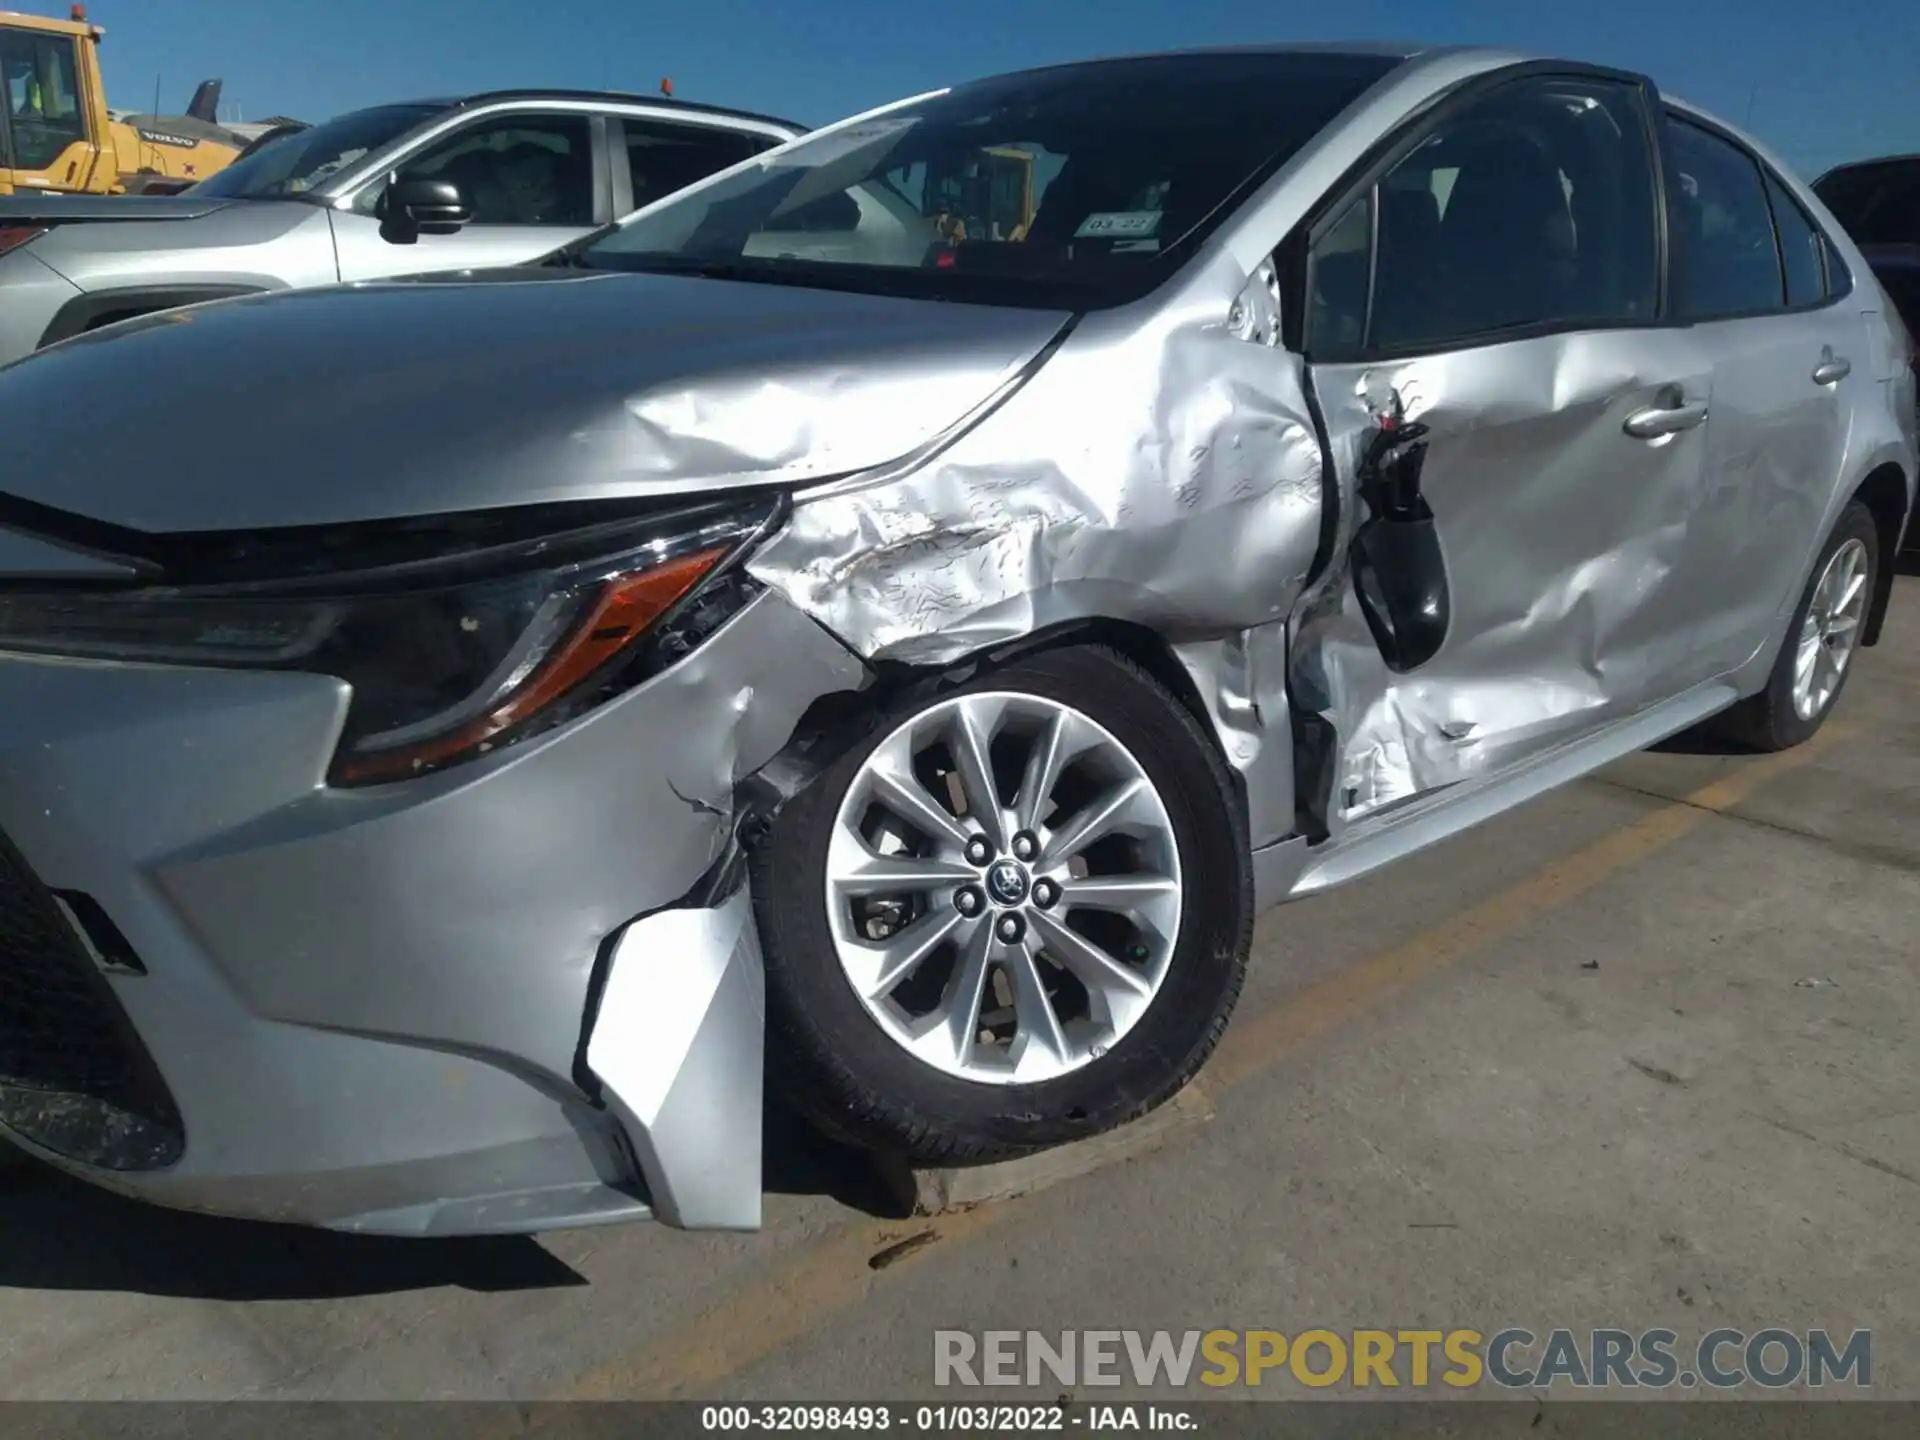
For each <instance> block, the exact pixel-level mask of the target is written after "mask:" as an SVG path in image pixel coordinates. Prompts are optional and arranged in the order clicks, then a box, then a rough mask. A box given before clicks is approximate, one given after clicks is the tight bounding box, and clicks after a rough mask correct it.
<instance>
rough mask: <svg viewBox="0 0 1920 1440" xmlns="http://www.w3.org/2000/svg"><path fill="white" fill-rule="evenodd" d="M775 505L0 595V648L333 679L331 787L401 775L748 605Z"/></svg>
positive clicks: (643, 674)
mask: <svg viewBox="0 0 1920 1440" xmlns="http://www.w3.org/2000/svg"><path fill="white" fill-rule="evenodd" d="M774 510H775V505H774V503H773V502H762V503H759V504H755V505H751V506H745V507H725V508H722V507H716V506H703V507H698V508H694V509H689V510H685V511H681V512H676V513H675V514H672V515H667V516H659V517H654V518H652V519H650V520H649V521H647V522H645V523H642V524H638V525H633V526H613V527H609V526H605V525H601V526H596V527H593V528H592V529H591V530H590V531H585V532H576V533H562V534H558V535H555V536H551V537H543V538H541V539H540V540H538V541H536V542H533V543H527V544H520V545H516V546H513V547H508V548H507V550H506V551H505V553H502V554H500V555H497V556H489V555H487V554H485V553H482V554H477V555H476V554H474V553H471V552H468V553H463V554H461V555H459V556H458V557H455V558H452V559H449V560H448V561H446V562H444V563H436V562H433V561H427V562H424V563H423V562H417V561H415V562H410V563H406V564H401V565H394V566H387V567H383V568H381V569H378V570H369V571H363V572H357V573H356V572H351V571H348V572H343V573H335V574H329V575H323V576H319V577H307V578H303V579H301V580H299V581H295V582H289V583H286V584H280V585H276V584H275V583H274V582H271V581H268V582H261V583H255V584H246V585H220V586H201V587H164V588H163V587H145V588H138V589H125V590H114V591H96V590H66V591H36V592H29V593H21V592H14V593H6V592H0V649H4V650H14V651H28V652H35V653H42V654H58V655H66V656H74V657H80V658H91V659H100V660H122V661H133V662H140V663H146V664H175V665H212V666H220V667H224V668H245V669H263V670H300V671H312V672H316V673H319V674H324V675H333V676H337V677H338V678H340V679H341V680H344V681H346V682H347V684H348V685H350V686H351V687H352V689H353V703H352V706H351V708H350V710H349V712H348V716H347V722H346V726H345V729H344V731H343V733H342V735H341V737H340V744H339V748H338V751H337V753H336V755H335V758H334V762H333V766H332V770H331V773H330V775H329V777H328V778H329V781H330V783H332V784H334V785H364V784H371V783H377V782H380V781H387V780H397V779H404V778H406V777H408V776H412V775H420V774H424V773H427V772H430V771H434V770H438V769H441V768H443V767H445V766H447V765H451V764H455V763H457V762H459V761H462V760H468V759H472V758H474V757H476V756H479V755H483V754H486V753H487V752H489V751H491V750H493V749H496V748H498V747H500V746H503V745H508V744H512V743H515V742H517V741H520V740H524V739H526V738H527V737H528V736H530V735H534V734H538V733H540V732H541V731H543V730H546V729H549V728H551V727H552V726H554V725H557V724H560V723H563V722H564V721H566V720H568V719H570V718H572V717H574V716H576V715H579V714H581V713H583V712H584V711H586V710H588V709H591V708H592V707H593V706H595V705H598V704H600V703H602V702H603V701H604V700H606V699H607V698H609V697H610V696H612V695H614V694H617V693H619V692H620V691H622V690H624V689H627V688H629V687H630V686H632V685H634V684H636V683H638V682H639V681H640V680H642V679H645V678H647V677H648V676H649V675H651V674H654V673H656V672H657V671H658V670H659V669H661V668H663V667H664V666H666V665H668V664H671V663H672V662H673V661H674V660H675V659H677V658H679V657H680V656H681V655H684V654H686V653H687V651H688V650H690V649H691V648H692V647H693V646H694V645H696V644H698V643H699V641H700V640H702V639H704V638H705V636H706V635H707V634H710V633H711V632H712V630H714V629H715V628H717V627H718V625H719V624H720V623H721V622H722V621H724V620H725V619H726V618H727V616H728V615H730V614H732V613H733V611H734V610H735V609H737V608H738V607H739V605H740V604H741V603H742V602H743V601H744V599H745V598H746V595H747V591H748V582H746V580H745V579H744V577H743V576H742V575H740V574H739V572H738V570H737V568H736V567H734V566H733V565H732V563H731V562H732V561H733V560H734V559H736V558H737V557H738V556H739V555H740V554H742V553H743V551H744V550H745V549H746V548H747V546H748V545H749V544H750V543H751V542H752V540H753V539H754V538H755V537H757V536H758V535H759V534H761V533H763V532H764V530H765V529H766V528H767V526H768V524H769V523H770V521H771V519H772V517H773V514H774Z"/></svg>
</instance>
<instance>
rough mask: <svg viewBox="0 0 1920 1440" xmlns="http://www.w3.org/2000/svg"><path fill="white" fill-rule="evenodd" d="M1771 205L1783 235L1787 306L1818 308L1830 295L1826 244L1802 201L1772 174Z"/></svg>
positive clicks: (1770, 178) (1777, 225)
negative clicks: (1814, 226) (1823, 255)
mask: <svg viewBox="0 0 1920 1440" xmlns="http://www.w3.org/2000/svg"><path fill="white" fill-rule="evenodd" d="M1766 178H1767V203H1768V204H1770V205H1771V206H1772V207H1773V226H1774V229H1775V230H1777V231H1778V232H1779V235H1780V262H1781V266H1782V268H1783V269H1784V270H1785V271H1786V276H1787V306H1788V308H1789V309H1797V308H1799V307H1800V306H1802V305H1818V304H1819V303H1820V302H1821V300H1822V299H1824V298H1825V295H1826V279H1825V266H1824V264H1823V263H1822V260H1821V254H1820V252H1821V251H1822V249H1824V248H1825V247H1824V244H1823V242H1822V241H1821V239H1820V232H1819V231H1817V230H1815V229H1814V228H1813V221H1811V220H1809V219H1808V218H1807V212H1806V211H1804V210H1802V209H1801V208H1800V202H1799V201H1798V200H1795V199H1794V198H1793V196H1791V195H1789V194H1788V193H1787V187H1786V186H1784V185H1782V184H1781V183H1780V181H1779V180H1778V179H1776V178H1775V177H1774V176H1772V175H1768V176H1767V177H1766Z"/></svg>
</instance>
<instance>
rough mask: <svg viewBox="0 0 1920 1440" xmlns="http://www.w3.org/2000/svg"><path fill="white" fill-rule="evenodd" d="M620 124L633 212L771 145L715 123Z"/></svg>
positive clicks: (637, 122) (768, 139) (648, 121)
mask: <svg viewBox="0 0 1920 1440" xmlns="http://www.w3.org/2000/svg"><path fill="white" fill-rule="evenodd" d="M620 123H621V125H622V126H623V127H624V129H625V131H626V143H625V146H624V147H623V148H624V150H625V152H626V164H627V173H628V175H629V176H630V177H631V179H632V184H633V208H634V209H635V210H638V209H639V208H640V207H641V206H643V205H650V204H652V203H653V202H654V201H655V200H658V199H660V198H661V197H662V196H666V195H671V194H673V192H674V191H676V190H684V189H686V188H687V186H689V185H691V184H693V183H694V182H695V181H696V180H704V179H706V178H707V176H709V175H712V174H715V173H717V172H719V171H721V170H724V169H726V168H727V167H728V166H729V165H737V164H739V163H740V162H741V161H742V160H745V159H747V158H748V157H749V156H752V155H757V154H759V153H760V151H762V150H764V149H767V148H768V147H769V146H771V145H772V144H773V143H774V142H773V140H771V139H770V138H767V139H763V138H761V137H759V136H754V135H748V134H745V133H743V132H741V131H738V130H726V129H722V128H721V127H720V126H717V125H674V124H669V123H667V122H664V121H659V120H639V119H631V118H629V119H623V120H622V121H621V122H620Z"/></svg>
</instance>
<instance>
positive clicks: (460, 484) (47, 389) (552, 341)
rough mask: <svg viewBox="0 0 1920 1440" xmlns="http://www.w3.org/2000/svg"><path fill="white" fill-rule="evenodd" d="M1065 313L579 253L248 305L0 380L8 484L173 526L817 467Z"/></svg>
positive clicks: (999, 381) (343, 515) (852, 465)
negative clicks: (548, 263)
mask: <svg viewBox="0 0 1920 1440" xmlns="http://www.w3.org/2000/svg"><path fill="white" fill-rule="evenodd" d="M1068 318H1069V317H1068V316H1067V315H1066V314H1064V313H1055V312H1046V311H1035V310H1017V309H996V308H991V307H984V306H970V305H957V304H946V303H939V302H933V301H924V300H903V299H898V298H893V297H884V296H872V295H854V294H847V293H844V292H838V291H826V290H810V289H799V288H794V287H787V286H775V285H762V284H752V283H742V282H734V281H722V280H710V279H704V278H691V277H681V276H661V275H608V274H583V273H581V272H578V271H570V270H562V269H520V270H509V271H498V272H490V273H477V274H467V275H456V276H441V277H429V278H426V279H419V280H412V281H404V282H386V283H380V284H372V285H363V286H334V287H328V288H325V289H319V290H304V291H292V292H283V293H280V294H276V295H265V296H248V297H245V298H242V299H236V300H226V301H219V302H215V303H213V304H208V305H200V306H195V307H192V308H190V309H185V310H174V311H168V312H164V313H162V314H158V315H152V316H147V317H143V318H142V319H139V320H132V321H128V322H125V323H124V324H121V325H116V326H111V327H109V328H107V329H105V330H101V331H97V332H95V333H93V334H90V335H84V336H80V337H78V338H76V339H74V340H70V341H67V342H66V343H64V344H62V345H57V346H54V347H52V348H51V349H48V350H43V351H41V352H40V353H39V354H37V355H34V356H30V357H28V358H27V359H25V360H22V361H19V362H17V363H16V364H14V365H12V366H9V367H7V368H6V369H4V370H0V434H4V435H6V436H7V457H6V462H5V464H4V466H0V494H6V495H12V496H15V497H17V498H19V499H24V500H28V501H31V502H34V503H35V504H38V505H44V506H51V507H55V508H58V509H59V510H62V511H65V512H68V513H70V514H75V515H81V516H85V517H87V518H89V519H91V520H95V521H101V522H105V523H108V524H112V525H119V526H125V527H130V528H134V529H140V530H147V531H154V532H176V531H203V530H238V529H258V528H268V527H277V526H288V525H316V524H321V525H324V524H332V523H339V522H349V521H357V520H381V519H391V518H399V517H404V516H412V515H429V514H442V513H451V512H457V511H464V510H481V509H491V508H495V507H500V506H507V505H524V504H534V503H541V502H550V501H564V500H584V499H610V498H616V497H627V496H648V495H673V494H696V493H701V492H707V491H716V490H722V489H726V488H730V487H735V486H747V485H765V484H780V483H794V482H804V481H811V480H818V479H824V478H827V477H831V476H835V475H843V474H847V473H851V472H855V471H860V470H866V469H869V468H872V467H874V466H878V465H883V464H885V463H886V462H888V461H890V460H894V459H896V458H899V457H902V456H905V455H907V454H909V453H911V452H913V451H914V450H916V449H918V448H919V447H921V446H923V445H925V444H926V443H927V442H928V441H930V440H932V439H934V438H935V437H937V436H938V435H940V434H941V433H942V432H943V431H945V430H947V429H948V428H950V427H952V426H953V425H954V424H955V423H956V422H957V421H959V420H960V419H962V418H963V417H964V416H966V415H967V414H968V413H969V412H970V411H972V410H974V409H975V408H976V407H978V406H979V405H980V404H981V403H982V402H983V401H985V400H987V399H988V398H989V397H991V396H992V395H993V394H994V393H995V392H996V391H997V390H998V389H1000V388H1001V387H1002V386H1003V385H1004V384H1005V383H1006V382H1007V381H1008V380H1010V379H1011V378H1013V377H1015V376H1016V375H1018V374H1019V373H1020V371H1021V370H1022V368H1023V367H1025V366H1027V365H1028V364H1029V363H1030V362H1031V361H1032V360H1033V359H1034V358H1035V357H1036V356H1037V355H1038V354H1040V352H1041V351H1042V350H1043V349H1044V348H1045V347H1046V345H1047V344H1048V342H1049V341H1050V340H1051V339H1053V338H1054V336H1055V335H1057V334H1058V333H1059V331H1060V330H1061V328H1062V327H1063V326H1064V325H1065V324H1066V323H1067V321H1068ZM209 402H212V404H213V406H214V407H215V408H212V409H210V408H209ZM201 417H205V418H201Z"/></svg>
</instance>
